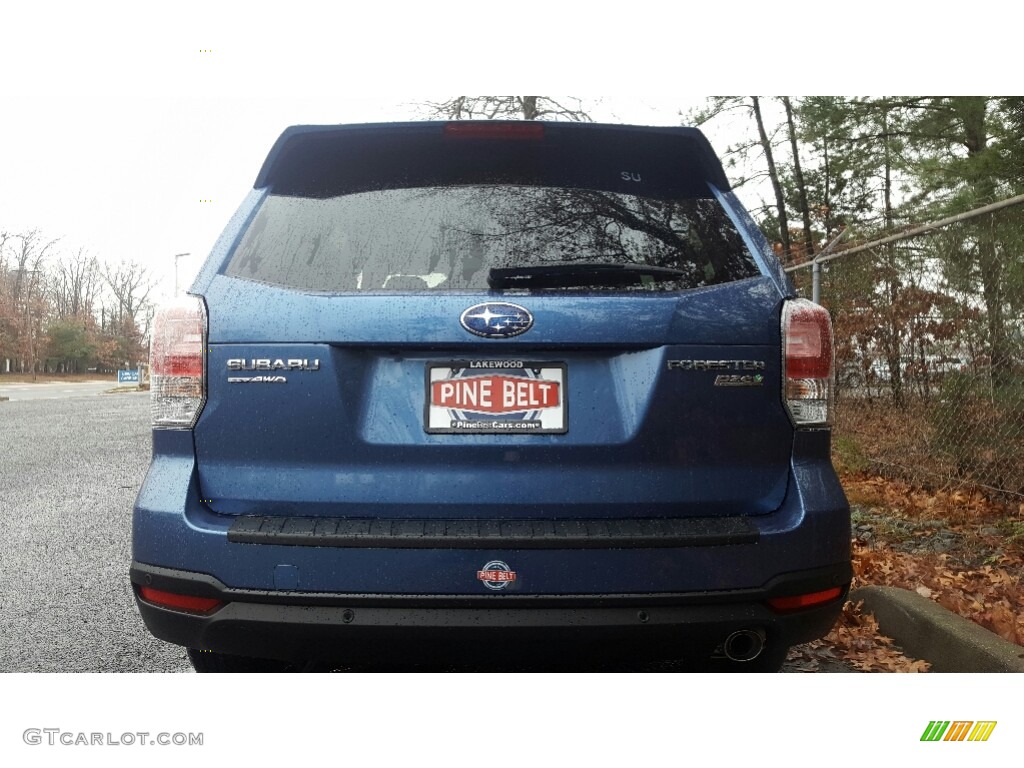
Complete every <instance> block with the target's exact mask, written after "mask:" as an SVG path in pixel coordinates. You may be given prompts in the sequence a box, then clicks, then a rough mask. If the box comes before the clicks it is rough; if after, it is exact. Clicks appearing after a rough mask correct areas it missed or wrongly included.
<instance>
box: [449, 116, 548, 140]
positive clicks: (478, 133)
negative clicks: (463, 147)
mask: <svg viewBox="0 0 1024 768" xmlns="http://www.w3.org/2000/svg"><path fill="white" fill-rule="evenodd" d="M444 135H445V136H447V137H448V138H453V139H527V140H529V139H533V140H537V139H543V138H544V124H543V123H511V122H504V121H502V120H487V121H481V122H463V121H457V122H453V123H446V124H445V126H444Z"/></svg>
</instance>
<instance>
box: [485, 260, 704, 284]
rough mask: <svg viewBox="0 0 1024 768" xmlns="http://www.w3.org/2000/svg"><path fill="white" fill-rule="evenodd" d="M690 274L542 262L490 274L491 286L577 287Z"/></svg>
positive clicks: (628, 266)
mask: <svg viewBox="0 0 1024 768" xmlns="http://www.w3.org/2000/svg"><path fill="white" fill-rule="evenodd" d="M681 277H690V273H688V272H685V271H683V270H681V269H672V268H671V267H654V266H650V265H648V264H602V263H599V262H597V263H584V264H538V265H534V266H529V267H511V268H508V269H497V268H492V269H491V270H490V271H489V272H488V273H487V284H488V285H489V286H490V287H491V288H573V287H578V286H586V285H602V286H603V285H612V286H615V285H646V284H648V283H653V282H661V281H666V280H678V279H679V278H681Z"/></svg>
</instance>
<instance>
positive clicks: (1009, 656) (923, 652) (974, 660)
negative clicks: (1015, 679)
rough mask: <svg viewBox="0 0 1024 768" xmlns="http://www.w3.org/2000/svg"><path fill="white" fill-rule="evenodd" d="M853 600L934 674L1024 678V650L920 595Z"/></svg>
mask: <svg viewBox="0 0 1024 768" xmlns="http://www.w3.org/2000/svg"><path fill="white" fill-rule="evenodd" d="M850 599H851V600H852V601H854V602H855V603H856V602H858V601H861V600H863V601H864V612H865V613H872V614H874V616H875V620H876V621H877V622H878V627H879V629H880V630H881V632H882V634H883V635H886V636H887V637H891V638H892V639H893V640H895V641H896V643H897V644H898V645H899V646H900V647H901V648H902V649H903V650H904V651H905V652H906V653H907V655H908V656H913V657H915V658H918V659H924V660H926V661H930V662H931V665H932V670H933V671H934V672H1024V647H1021V646H1019V645H1016V644H1014V643H1011V642H1008V641H1006V640H1003V638H1001V637H999V636H998V635H995V634H993V633H991V632H989V631H988V630H987V629H985V628H984V627H982V626H980V625H978V624H975V623H974V622H973V621H969V620H968V619H965V618H963V617H962V616H958V615H956V614H955V613H952V612H950V611H947V610H946V609H945V608H943V607H942V606H941V605H939V604H938V603H936V602H934V601H932V600H929V599H928V598H927V597H922V596H921V595H919V594H917V593H916V592H911V591H910V590H907V589H899V588H897V587H873V586H871V587H861V588H859V589H855V590H854V591H853V592H852V593H851V594H850Z"/></svg>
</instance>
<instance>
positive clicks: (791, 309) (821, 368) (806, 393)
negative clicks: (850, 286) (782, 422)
mask: <svg viewBox="0 0 1024 768" xmlns="http://www.w3.org/2000/svg"><path fill="white" fill-rule="evenodd" d="M782 350H783V351H782V354H783V358H784V363H785V366H784V367H785V379H784V381H783V389H784V391H785V399H786V408H787V409H788V410H789V415H790V416H791V417H792V419H793V423H794V424H796V425H797V426H802V425H811V424H822V425H824V424H829V423H831V418H832V390H833V386H832V368H833V354H832V320H831V319H830V318H829V315H828V310H826V309H825V308H824V307H821V306H818V305H817V304H814V303H812V302H810V301H808V300H807V299H794V300H792V301H787V302H786V304H785V306H784V307H783V309H782Z"/></svg>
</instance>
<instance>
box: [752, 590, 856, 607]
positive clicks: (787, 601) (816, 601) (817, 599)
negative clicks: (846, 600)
mask: <svg viewBox="0 0 1024 768" xmlns="http://www.w3.org/2000/svg"><path fill="white" fill-rule="evenodd" d="M842 593H843V590H842V588H841V587H832V589H825V590H822V591H821V592H811V593H810V594H807V595H787V596H786V597H772V598H769V599H768V605H770V606H771V607H772V608H774V609H775V610H776V611H798V610H800V609H801V608H810V607H812V606H815V605H821V604H822V603H828V602H831V601H832V600H835V599H836V598H837V597H839V596H840V595H841V594H842Z"/></svg>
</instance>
